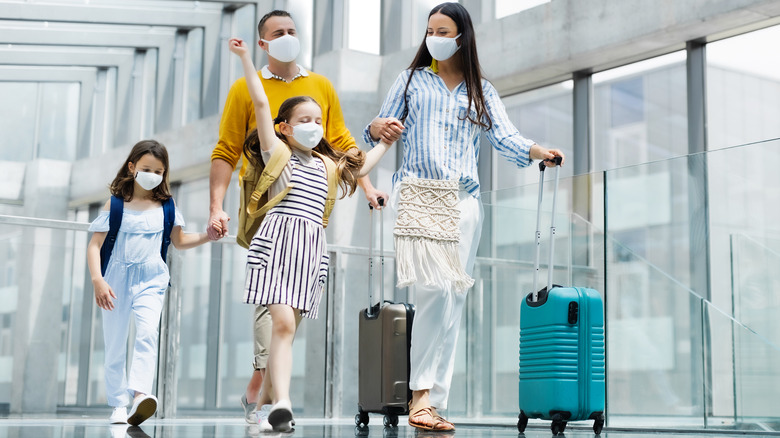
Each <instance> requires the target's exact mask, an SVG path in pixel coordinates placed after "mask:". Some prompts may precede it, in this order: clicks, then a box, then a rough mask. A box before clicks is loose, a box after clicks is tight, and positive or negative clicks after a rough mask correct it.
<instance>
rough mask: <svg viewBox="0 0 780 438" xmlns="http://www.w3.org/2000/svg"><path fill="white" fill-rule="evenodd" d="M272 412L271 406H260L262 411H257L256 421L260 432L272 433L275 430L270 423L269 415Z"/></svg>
mask: <svg viewBox="0 0 780 438" xmlns="http://www.w3.org/2000/svg"><path fill="white" fill-rule="evenodd" d="M269 412H271V405H263V406H260V409H258V410H256V411H255V419H256V421H257V424H258V425H259V426H260V432H271V431H272V430H274V428H273V427H271V423H269V422H268V413H269Z"/></svg>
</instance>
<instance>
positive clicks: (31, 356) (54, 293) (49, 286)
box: [11, 159, 71, 414]
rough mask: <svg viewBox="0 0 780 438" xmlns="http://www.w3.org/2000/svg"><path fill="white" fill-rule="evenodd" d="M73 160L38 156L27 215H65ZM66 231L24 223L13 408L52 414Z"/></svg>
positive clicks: (29, 172)
mask: <svg viewBox="0 0 780 438" xmlns="http://www.w3.org/2000/svg"><path fill="white" fill-rule="evenodd" d="M70 173H71V164H70V163H67V162H62V161H53V160H43V159H39V160H35V161H31V162H30V163H28V164H27V169H26V173H25V179H24V213H23V215H24V216H29V217H37V218H45V219H62V218H63V217H66V216H67V211H68V204H67V203H68V187H69V183H70ZM65 234H66V232H65V231H61V230H51V229H41V228H33V227H24V228H23V231H22V243H23V245H22V247H21V248H20V251H19V259H18V260H19V275H18V278H19V300H18V307H17V309H16V314H15V315H14V328H13V330H14V340H13V358H14V361H13V382H12V384H11V413H14V414H21V413H25V414H38V413H47V414H53V413H55V412H56V410H57V400H58V395H59V390H58V385H57V370H58V369H59V355H60V351H61V345H60V344H61V342H60V340H61V338H62V324H63V321H62V293H63V284H62V281H63V278H65V277H66V276H65V269H66V266H65V264H64V261H65V259H64V256H63V254H64V251H63V247H64V245H65Z"/></svg>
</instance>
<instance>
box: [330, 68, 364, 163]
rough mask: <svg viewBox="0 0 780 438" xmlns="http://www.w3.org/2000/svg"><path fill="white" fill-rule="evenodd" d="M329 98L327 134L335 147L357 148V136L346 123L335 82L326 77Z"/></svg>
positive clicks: (342, 148)
mask: <svg viewBox="0 0 780 438" xmlns="http://www.w3.org/2000/svg"><path fill="white" fill-rule="evenodd" d="M325 82H326V84H327V90H326V96H327V99H328V108H329V109H328V126H326V127H325V135H326V137H327V139H328V143H330V144H331V145H332V146H333V147H334V148H336V149H341V150H342V151H346V150H349V149H352V148H356V147H357V144H355V137H353V136H352V134H351V133H350V132H349V129H347V125H346V124H345V123H344V114H343V113H342V112H341V104H340V103H339V97H338V95H337V94H336V90H335V89H334V88H333V84H331V83H330V81H328V80H327V79H326V81H325Z"/></svg>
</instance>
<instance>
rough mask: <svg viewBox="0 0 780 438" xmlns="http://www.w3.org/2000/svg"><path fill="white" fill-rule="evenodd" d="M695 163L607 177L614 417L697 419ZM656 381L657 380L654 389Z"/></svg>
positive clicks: (617, 420) (620, 421) (619, 420)
mask: <svg viewBox="0 0 780 438" xmlns="http://www.w3.org/2000/svg"><path fill="white" fill-rule="evenodd" d="M688 185H689V175H688V160H687V159H684V158H683V159H677V160H667V161H660V162H656V163H650V164H647V165H643V166H634V167H627V168H625V169H618V170H614V171H610V172H608V173H607V183H606V187H607V191H606V194H605V195H606V198H607V199H608V200H610V202H608V204H607V212H606V213H607V218H608V219H607V220H608V223H609V234H608V242H609V246H608V252H609V258H608V263H607V273H608V282H607V296H608V305H607V315H606V316H607V341H608V344H607V361H608V362H607V369H608V381H607V388H608V391H609V393H608V396H607V400H608V404H609V407H608V409H607V411H608V421H609V425H611V426H618V425H624V426H635V425H636V424H635V421H636V418H634V417H635V416H638V415H642V416H647V415H650V416H654V421H657V419H658V418H660V417H664V418H665V419H666V420H665V421H668V422H669V424H670V425H687V426H694V425H699V424H700V422H701V417H702V414H703V412H704V411H703V404H702V403H703V402H702V394H701V384H702V382H701V373H700V370H701V367H702V363H701V354H702V353H701V340H700V339H701V334H700V327H701V324H700V322H699V320H698V319H696V315H697V312H698V310H699V309H698V307H697V305H696V303H697V299H696V298H697V295H695V294H694V293H693V292H692V291H691V290H690V288H689V287H688V285H689V284H690V281H691V280H690V278H691V273H690V272H689V271H690V269H691V268H690V264H691V259H692V257H695V256H698V254H694V253H693V252H692V251H691V250H690V248H689V246H690V237H689V235H690V228H691V227H692V226H693V225H692V224H693V222H692V220H691V219H690V218H689V215H690V214H693V213H692V212H693V211H694V210H696V209H698V208H699V207H700V204H701V203H702V202H703V200H702V199H700V198H696V197H691V196H689V187H688ZM648 382H651V383H652V384H651V385H648Z"/></svg>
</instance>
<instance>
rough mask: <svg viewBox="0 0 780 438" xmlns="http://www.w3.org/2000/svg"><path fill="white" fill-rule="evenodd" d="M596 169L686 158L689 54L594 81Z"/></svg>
mask: <svg viewBox="0 0 780 438" xmlns="http://www.w3.org/2000/svg"><path fill="white" fill-rule="evenodd" d="M593 84H594V86H593V88H594V97H593V106H594V114H593V123H594V128H593V132H594V145H595V147H594V154H595V157H594V158H595V161H594V163H595V164H594V166H595V169H596V170H606V169H614V168H618V167H623V166H629V165H633V164H640V163H647V162H650V161H656V160H660V159H665V158H670V157H676V156H681V155H685V154H687V153H688V131H687V129H688V126H687V125H688V123H687V106H686V73H685V52H677V53H672V54H670V55H665V56H661V57H658V58H653V59H650V60H647V61H642V62H638V63H635V64H631V65H629V66H625V67H620V68H616V69H613V70H608V71H605V72H602V73H597V74H594V75H593Z"/></svg>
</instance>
